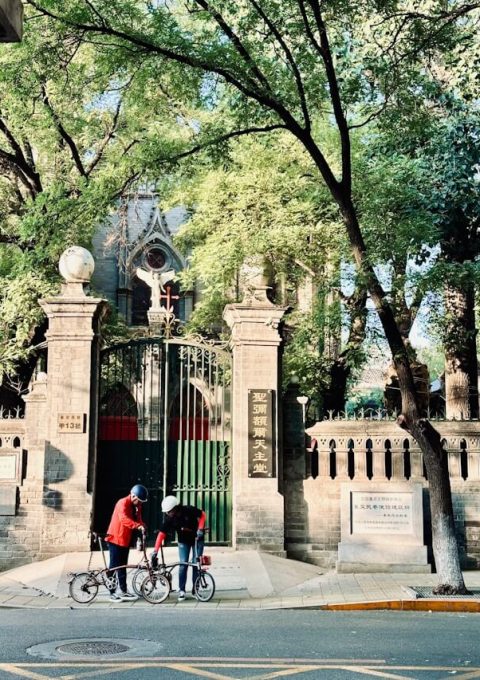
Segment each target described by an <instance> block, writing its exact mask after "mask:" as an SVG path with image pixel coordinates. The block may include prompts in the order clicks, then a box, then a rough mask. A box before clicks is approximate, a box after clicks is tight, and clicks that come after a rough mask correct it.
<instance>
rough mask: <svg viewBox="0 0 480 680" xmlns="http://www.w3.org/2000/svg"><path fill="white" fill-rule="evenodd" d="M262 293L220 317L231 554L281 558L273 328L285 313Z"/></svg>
mask: <svg viewBox="0 0 480 680" xmlns="http://www.w3.org/2000/svg"><path fill="white" fill-rule="evenodd" d="M266 290H267V287H266V286H260V285H257V286H255V287H254V288H253V289H251V290H250V291H248V292H247V295H246V296H245V299H244V301H243V302H242V303H240V304H230V305H227V306H226V307H225V311H224V319H225V321H226V323H227V324H228V326H229V327H230V329H231V332H232V338H231V343H232V347H233V385H232V399H233V408H232V421H233V422H232V449H233V454H232V472H233V475H232V492H233V503H232V509H233V526H232V528H233V532H232V533H233V543H234V547H235V548H237V549H242V548H243V549H252V550H263V551H265V552H271V553H276V554H280V555H285V552H284V502H283V496H282V495H281V494H280V493H279V480H280V479H281V472H282V471H281V457H280V456H279V423H278V420H279V418H278V414H279V345H280V342H281V337H280V334H279V332H278V327H279V324H280V321H281V319H282V317H283V315H284V313H285V309H284V308H281V307H277V306H275V305H273V304H272V303H271V302H270V301H269V300H268V299H267V296H266ZM264 416H265V417H264Z"/></svg>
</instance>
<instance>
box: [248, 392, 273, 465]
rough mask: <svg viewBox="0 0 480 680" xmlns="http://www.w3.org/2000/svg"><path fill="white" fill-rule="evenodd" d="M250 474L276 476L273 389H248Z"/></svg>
mask: <svg viewBox="0 0 480 680" xmlns="http://www.w3.org/2000/svg"><path fill="white" fill-rule="evenodd" d="M248 476H249V477H275V458H274V447H273V390H248Z"/></svg>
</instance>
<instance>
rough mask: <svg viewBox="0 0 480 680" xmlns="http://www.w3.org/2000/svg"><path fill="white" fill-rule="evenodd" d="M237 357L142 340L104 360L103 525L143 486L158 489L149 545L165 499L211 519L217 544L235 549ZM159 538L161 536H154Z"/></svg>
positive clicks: (99, 514) (99, 518)
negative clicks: (232, 473) (194, 508)
mask: <svg viewBox="0 0 480 680" xmlns="http://www.w3.org/2000/svg"><path fill="white" fill-rule="evenodd" d="M230 383H231V355H230V352H228V351H227V350H226V348H225V346H224V345H221V344H219V343H218V344H217V343H209V342H207V341H205V340H203V339H201V338H142V339H137V340H131V341H129V342H126V343H122V344H118V345H115V346H112V347H109V348H107V349H105V350H103V351H102V353H101V356H100V379H99V423H98V446H97V466H96V480H95V503H94V526H95V528H96V529H97V530H98V531H103V530H106V527H107V525H108V520H109V518H110V515H111V512H112V508H113V505H114V503H115V502H116V500H117V499H118V498H120V497H121V496H122V495H126V494H127V493H128V491H129V489H130V488H131V486H132V485H133V484H135V483H137V482H140V483H142V484H145V486H147V488H148V489H149V502H148V503H147V504H146V505H145V507H144V508H143V515H144V518H145V520H146V522H147V525H148V527H149V529H150V532H149V533H150V539H151V540H152V539H154V532H155V530H156V529H157V528H158V527H159V525H160V523H161V507H160V504H161V500H162V498H163V497H164V496H165V495H168V494H170V493H172V494H175V495H176V496H178V498H179V499H180V502H181V503H185V504H192V505H198V506H200V507H203V508H204V509H205V511H206V512H207V518H208V520H207V521H208V526H209V527H210V529H211V535H210V541H211V542H212V543H216V544H219V545H228V544H229V543H230V542H231V505H232V504H231V485H230V434H231V433H230V426H231V403H230ZM152 530H153V531H152Z"/></svg>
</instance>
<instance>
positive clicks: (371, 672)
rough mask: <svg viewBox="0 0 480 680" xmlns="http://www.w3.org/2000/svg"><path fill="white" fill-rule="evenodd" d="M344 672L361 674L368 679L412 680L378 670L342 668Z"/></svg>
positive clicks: (355, 667) (358, 667)
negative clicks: (368, 677) (367, 676)
mask: <svg viewBox="0 0 480 680" xmlns="http://www.w3.org/2000/svg"><path fill="white" fill-rule="evenodd" d="M344 670H346V671H352V672H354V673H362V674H363V675H369V676H370V677H377V678H390V680H412V678H411V677H409V676H406V675H397V674H396V673H386V672H384V671H380V670H373V668H362V667H361V666H344Z"/></svg>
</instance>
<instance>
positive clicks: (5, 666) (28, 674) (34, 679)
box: [0, 663, 45, 680]
mask: <svg viewBox="0 0 480 680" xmlns="http://www.w3.org/2000/svg"><path fill="white" fill-rule="evenodd" d="M22 665H23V664H22ZM0 668H1V669H2V670H3V671H6V672H7V673H11V674H12V675H19V676H20V677H22V678H30V680H45V676H44V675H40V674H39V673H34V672H33V671H29V670H27V669H26V668H22V667H20V666H17V665H16V664H13V663H2V664H1V666H0Z"/></svg>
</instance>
